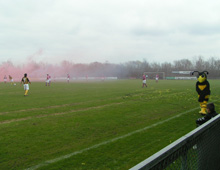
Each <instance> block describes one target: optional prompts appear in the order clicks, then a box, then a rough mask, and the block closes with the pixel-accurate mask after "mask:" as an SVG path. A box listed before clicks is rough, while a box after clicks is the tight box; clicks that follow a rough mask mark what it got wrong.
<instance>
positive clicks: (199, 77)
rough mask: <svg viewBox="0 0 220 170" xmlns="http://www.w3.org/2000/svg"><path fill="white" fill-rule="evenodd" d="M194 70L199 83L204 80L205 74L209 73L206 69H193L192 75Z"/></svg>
mask: <svg viewBox="0 0 220 170" xmlns="http://www.w3.org/2000/svg"><path fill="white" fill-rule="evenodd" d="M195 72H197V73H198V75H197V79H198V81H199V82H200V83H202V82H204V81H206V79H207V74H209V72H208V71H203V72H198V71H193V72H192V73H191V74H192V75H193V74H194V73H195Z"/></svg>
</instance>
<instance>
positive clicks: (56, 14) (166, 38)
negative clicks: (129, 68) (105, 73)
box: [0, 0, 220, 63]
mask: <svg viewBox="0 0 220 170" xmlns="http://www.w3.org/2000/svg"><path fill="white" fill-rule="evenodd" d="M219 9H220V1H217V0H209V1H207V0H193V1H192V0H0V63H1V62H4V61H7V60H10V61H12V62H14V63H22V62H26V60H30V59H32V60H34V61H37V62H40V61H43V62H48V63H50V62H51V63H59V62H60V61H62V60H68V61H71V62H74V63H89V62H94V61H99V62H105V61H108V62H111V63H122V62H126V61H133V60H140V61H142V60H143V59H145V60H147V61H149V62H154V61H155V62H165V61H168V62H172V61H174V60H179V59H183V58H184V59H185V58H187V59H191V58H192V57H195V56H203V57H204V58H205V59H208V58H210V57H216V58H219V57H220V48H219V46H220V10H219Z"/></svg>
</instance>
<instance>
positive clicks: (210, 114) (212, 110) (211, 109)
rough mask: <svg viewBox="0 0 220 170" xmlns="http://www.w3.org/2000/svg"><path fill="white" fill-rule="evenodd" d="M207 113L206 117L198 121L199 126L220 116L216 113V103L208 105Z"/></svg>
mask: <svg viewBox="0 0 220 170" xmlns="http://www.w3.org/2000/svg"><path fill="white" fill-rule="evenodd" d="M206 111H207V113H208V114H207V115H206V116H205V117H202V118H199V119H197V120H196V124H197V126H200V125H202V124H203V123H205V122H207V121H208V120H210V119H211V118H213V117H215V116H216V115H217V114H218V113H216V111H215V105H214V103H209V104H207V108H206Z"/></svg>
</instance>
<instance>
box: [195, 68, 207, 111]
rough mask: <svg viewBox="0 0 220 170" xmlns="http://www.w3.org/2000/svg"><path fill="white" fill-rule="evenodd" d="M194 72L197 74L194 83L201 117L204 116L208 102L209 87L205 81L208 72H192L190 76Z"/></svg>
mask: <svg viewBox="0 0 220 170" xmlns="http://www.w3.org/2000/svg"><path fill="white" fill-rule="evenodd" d="M195 72H197V73H198V76H197V79H198V81H197V82H196V91H197V93H198V97H199V98H198V102H199V103H200V107H201V111H200V112H199V113H200V114H202V115H206V107H207V102H208V101H209V96H210V93H211V91H210V85H209V82H208V81H207V74H209V73H208V71H203V72H198V71H193V72H192V73H191V74H192V75H193V74H194V73H195Z"/></svg>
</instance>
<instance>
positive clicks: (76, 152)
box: [25, 107, 200, 170]
mask: <svg viewBox="0 0 220 170" xmlns="http://www.w3.org/2000/svg"><path fill="white" fill-rule="evenodd" d="M198 108H200V107H196V108H194V109H190V110H187V111H185V112H182V113H180V114H178V115H175V116H173V117H170V118H168V119H165V120H163V121H160V122H157V123H154V124H152V125H150V126H146V127H144V128H142V129H138V130H135V131H133V132H130V133H128V134H126V135H122V136H119V137H116V138H113V139H110V140H107V141H104V142H102V143H99V144H96V145H93V146H91V147H88V148H85V149H82V150H80V151H75V152H72V153H70V154H67V155H63V156H60V157H58V158H55V159H51V160H47V161H45V162H42V163H40V164H37V165H34V166H32V167H30V168H27V169H25V170H35V169H38V168H41V167H43V166H47V165H49V164H52V163H55V162H58V161H61V160H64V159H67V158H70V157H71V156H74V155H78V154H80V153H83V152H85V151H88V150H91V149H94V148H98V147H100V146H102V145H106V144H109V143H112V142H115V141H117V140H119V139H123V138H126V137H129V136H131V135H134V134H136V133H139V132H142V131H145V130H147V129H150V128H152V127H155V126H158V125H160V124H163V123H165V122H168V121H170V120H172V119H175V118H177V117H180V116H182V115H184V114H186V113H189V112H192V111H194V110H196V109H198Z"/></svg>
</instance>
